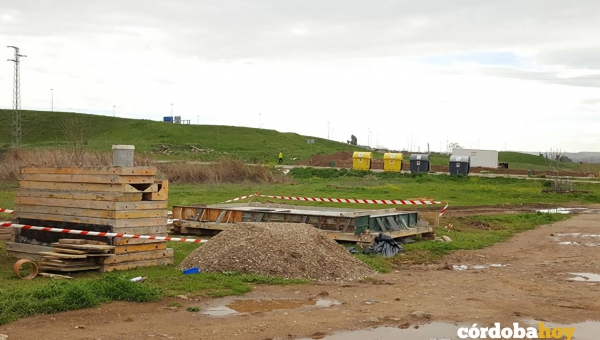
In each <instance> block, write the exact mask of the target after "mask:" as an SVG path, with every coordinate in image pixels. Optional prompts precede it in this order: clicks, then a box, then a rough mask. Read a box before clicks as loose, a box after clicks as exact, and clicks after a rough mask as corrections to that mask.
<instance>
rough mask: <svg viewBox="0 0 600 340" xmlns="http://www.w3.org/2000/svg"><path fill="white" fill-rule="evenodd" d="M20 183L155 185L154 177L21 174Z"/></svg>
mask: <svg viewBox="0 0 600 340" xmlns="http://www.w3.org/2000/svg"><path fill="white" fill-rule="evenodd" d="M17 179H18V180H19V181H37V182H63V183H104V184H125V183H126V184H147V183H150V184H153V183H154V176H124V175H53V174H21V175H19V176H18V178H17Z"/></svg>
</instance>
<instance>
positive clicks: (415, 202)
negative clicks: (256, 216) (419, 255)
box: [223, 194, 442, 205]
mask: <svg viewBox="0 0 600 340" xmlns="http://www.w3.org/2000/svg"><path fill="white" fill-rule="evenodd" d="M250 197H264V198H275V199H280V200H291V201H305V202H329V203H355V204H384V205H405V204H408V205H429V204H442V202H437V201H424V200H366V199H357V198H321V197H296V196H271V195H259V194H254V195H247V196H241V197H236V198H233V199H230V200H227V201H225V202H223V203H230V202H235V201H240V200H243V199H246V198H250Z"/></svg>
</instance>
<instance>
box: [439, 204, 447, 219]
mask: <svg viewBox="0 0 600 340" xmlns="http://www.w3.org/2000/svg"><path fill="white" fill-rule="evenodd" d="M448 205H449V204H446V206H445V207H444V209H442V212H441V213H440V216H439V217H442V215H443V214H444V213H445V212H446V210H448Z"/></svg>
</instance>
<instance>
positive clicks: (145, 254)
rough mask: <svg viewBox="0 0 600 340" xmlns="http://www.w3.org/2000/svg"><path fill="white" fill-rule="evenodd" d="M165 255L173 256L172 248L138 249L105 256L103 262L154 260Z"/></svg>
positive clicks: (165, 256)
mask: <svg viewBox="0 0 600 340" xmlns="http://www.w3.org/2000/svg"><path fill="white" fill-rule="evenodd" d="M167 257H173V249H171V248H167V249H160V250H150V251H140V252H134V253H125V254H119V255H111V256H108V257H105V258H104V259H103V260H104V264H105V265H106V264H114V263H123V262H136V261H144V260H154V259H162V258H167Z"/></svg>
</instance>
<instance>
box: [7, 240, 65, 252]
mask: <svg viewBox="0 0 600 340" xmlns="http://www.w3.org/2000/svg"><path fill="white" fill-rule="evenodd" d="M6 250H7V251H8V250H10V251H14V252H21V253H31V254H37V253H39V252H43V251H53V250H54V248H52V247H46V246H38V245H34V244H26V243H16V242H6Z"/></svg>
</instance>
